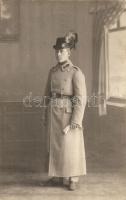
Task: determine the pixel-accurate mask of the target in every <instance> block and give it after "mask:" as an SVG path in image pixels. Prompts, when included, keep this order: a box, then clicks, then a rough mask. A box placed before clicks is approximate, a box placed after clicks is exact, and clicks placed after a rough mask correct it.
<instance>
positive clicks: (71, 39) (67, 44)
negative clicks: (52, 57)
mask: <svg viewBox="0 0 126 200" xmlns="http://www.w3.org/2000/svg"><path fill="white" fill-rule="evenodd" d="M77 41H78V35H77V33H73V32H69V33H68V34H67V35H66V36H65V37H58V38H57V39H56V44H55V45H53V48H54V49H56V50H58V49H64V48H70V49H72V48H75V45H76V43H77Z"/></svg>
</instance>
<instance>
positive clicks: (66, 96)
mask: <svg viewBox="0 0 126 200" xmlns="http://www.w3.org/2000/svg"><path fill="white" fill-rule="evenodd" d="M51 97H52V98H61V99H62V98H72V95H64V94H58V93H52V96H51Z"/></svg>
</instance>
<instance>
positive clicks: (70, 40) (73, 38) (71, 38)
mask: <svg viewBox="0 0 126 200" xmlns="http://www.w3.org/2000/svg"><path fill="white" fill-rule="evenodd" d="M65 42H66V43H67V44H68V46H69V47H70V49H73V48H74V49H75V48H76V44H77V42H78V34H77V33H74V32H73V31H70V32H68V33H67V34H66V35H65Z"/></svg>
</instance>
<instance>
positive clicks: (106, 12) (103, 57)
mask: <svg viewBox="0 0 126 200" xmlns="http://www.w3.org/2000/svg"><path fill="white" fill-rule="evenodd" d="M124 8H125V1H124V0H123V1H105V2H99V1H98V2H95V4H94V7H93V8H92V12H93V14H94V16H93V17H94V18H93V19H94V22H93V34H94V35H93V96H94V95H95V98H96V99H97V105H98V111H99V115H105V114H107V110H106V101H107V98H108V56H107V52H108V51H107V38H108V27H109V26H110V25H111V24H113V23H114V22H115V21H116V20H117V19H118V17H119V16H120V15H121V14H122V12H123V11H124Z"/></svg>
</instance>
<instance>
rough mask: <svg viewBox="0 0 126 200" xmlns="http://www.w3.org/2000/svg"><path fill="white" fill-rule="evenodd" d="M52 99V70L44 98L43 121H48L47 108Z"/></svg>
mask: <svg viewBox="0 0 126 200" xmlns="http://www.w3.org/2000/svg"><path fill="white" fill-rule="evenodd" d="M50 97H51V70H50V71H49V74H48V77H47V81H46V85H45V90H44V98H43V117H42V118H43V120H46V119H47V108H48V104H49V101H50Z"/></svg>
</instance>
